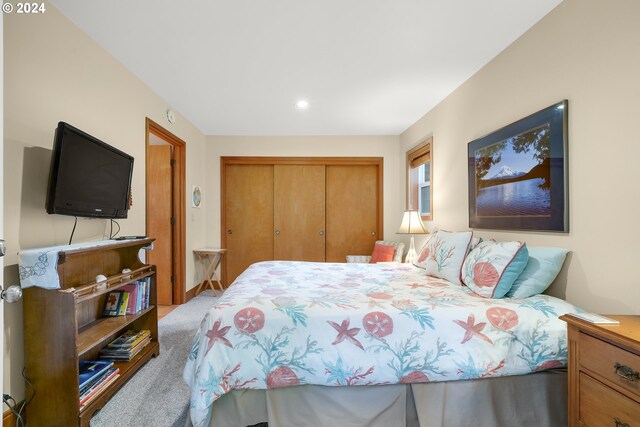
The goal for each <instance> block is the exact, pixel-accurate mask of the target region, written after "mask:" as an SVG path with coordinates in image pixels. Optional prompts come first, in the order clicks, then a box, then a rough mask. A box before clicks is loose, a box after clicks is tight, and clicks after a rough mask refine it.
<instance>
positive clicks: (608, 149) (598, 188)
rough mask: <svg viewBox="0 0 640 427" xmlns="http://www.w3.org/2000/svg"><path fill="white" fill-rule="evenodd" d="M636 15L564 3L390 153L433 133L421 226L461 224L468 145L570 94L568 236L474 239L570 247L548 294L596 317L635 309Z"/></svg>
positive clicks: (618, 5) (639, 92) (629, 4)
mask: <svg viewBox="0 0 640 427" xmlns="http://www.w3.org/2000/svg"><path fill="white" fill-rule="evenodd" d="M638 17H640V2H638V1H636V0H612V1H602V0H565V1H564V2H563V3H561V4H560V5H559V6H558V7H557V8H556V9H555V10H554V11H552V12H551V13H550V14H549V15H547V16H546V17H545V18H544V19H543V20H542V21H540V22H539V23H538V24H537V25H536V26H534V27H533V28H532V29H531V30H529V31H528V32H527V33H525V34H524V35H523V36H522V37H521V38H520V39H519V40H517V41H516V42H515V43H513V44H512V45H511V46H510V47H508V48H507V49H506V50H505V51H503V52H502V53H501V54H500V55H498V56H497V57H496V58H495V59H493V60H492V61H491V62H490V63H489V64H487V65H486V66H485V67H484V68H482V69H481V70H480V71H479V72H478V73H476V74H475V75H474V76H473V77H471V78H470V79H469V80H468V81H467V82H465V83H464V84H463V85H462V86H461V87H459V88H458V89H457V90H456V91H455V92H454V93H453V94H452V95H450V96H449V97H447V98H446V99H445V100H444V101H442V102H441V103H440V104H439V105H438V106H437V107H436V108H434V109H433V110H431V111H430V112H429V113H428V114H426V115H425V116H424V117H422V118H421V119H420V120H419V121H418V122H416V123H415V124H414V125H413V126H411V127H410V128H409V129H407V130H406V131H405V132H404V133H403V134H402V135H401V147H400V155H404V153H405V152H406V150H407V149H409V148H410V147H412V146H413V145H415V144H416V143H417V142H418V141H420V140H421V139H423V138H424V137H425V136H428V135H433V138H434V149H433V153H434V214H435V217H434V221H433V222H431V223H429V224H427V226H428V227H429V228H430V229H433V228H435V227H438V228H444V229H454V230H460V229H466V228H468V211H467V209H468V199H467V197H468V195H467V163H466V162H467V143H468V142H469V141H472V140H474V139H476V138H478V137H481V136H483V135H485V134H487V133H490V132H492V131H494V130H496V129H498V128H500V127H502V126H505V125H507V124H509V123H512V122H514V121H516V120H518V119H520V118H522V117H524V116H527V115H529V114H531V113H533V112H535V111H538V110H540V109H542V108H544V107H547V106H549V105H551V104H553V103H555V102H558V101H561V100H562V99H565V98H566V99H568V100H569V206H570V230H571V231H570V233H568V234H555V233H540V232H536V233H533V232H504V231H503V232H498V231H489V230H481V231H478V234H479V235H481V236H483V237H487V236H490V237H494V238H496V239H499V240H509V239H518V240H525V241H526V242H527V243H528V244H529V245H535V246H563V247H566V248H569V249H571V251H572V254H571V256H570V259H569V261H568V263H567V264H568V268H565V270H564V271H563V273H561V277H560V279H559V280H558V281H557V283H555V284H554V286H553V289H552V293H553V294H555V295H559V296H565V295H566V299H567V300H568V301H570V302H572V303H574V304H577V305H579V306H581V307H583V308H585V309H587V310H593V311H596V312H601V313H633V314H640V304H638V301H640V274H638V271H636V269H635V268H636V267H637V266H638V261H637V259H638V256H637V250H636V248H637V247H638V244H639V242H640V231H639V230H640V227H639V226H638V212H639V211H640V197H639V196H640V190H638V188H637V184H636V183H637V181H638V166H637V164H636V162H637V160H638V158H640V143H639V141H638V120H639V119H640V55H639V50H638V49H639V46H640V26H639V25H638ZM400 180H401V182H402V185H404V172H403V171H401V177H400Z"/></svg>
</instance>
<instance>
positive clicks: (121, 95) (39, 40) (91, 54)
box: [3, 4, 205, 400]
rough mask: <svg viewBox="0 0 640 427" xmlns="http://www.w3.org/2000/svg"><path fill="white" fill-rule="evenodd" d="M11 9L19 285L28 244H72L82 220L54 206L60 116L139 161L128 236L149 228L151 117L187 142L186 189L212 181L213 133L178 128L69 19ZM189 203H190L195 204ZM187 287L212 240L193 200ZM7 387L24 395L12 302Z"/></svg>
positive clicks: (12, 276)
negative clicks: (53, 163)
mask: <svg viewBox="0 0 640 427" xmlns="http://www.w3.org/2000/svg"><path fill="white" fill-rule="evenodd" d="M46 8H47V11H46V13H45V14H42V15H28V16H27V15H16V14H11V15H4V40H5V41H6V43H5V44H4V55H5V58H4V60H5V69H4V105H5V108H4V113H5V114H4V131H5V133H4V138H5V139H4V155H5V157H4V176H5V180H4V188H3V198H4V230H5V239H6V240H7V247H8V254H7V256H6V258H5V278H6V279H7V280H5V283H15V282H16V281H17V280H18V278H17V277H16V271H17V267H16V263H17V253H18V251H19V250H21V249H26V248H33V247H41V246H49V245H54V244H65V243H67V241H68V239H69V234H70V232H71V226H72V223H73V219H72V218H70V217H69V218H68V217H62V216H57V215H47V214H46V212H45V209H44V201H45V199H44V197H45V192H46V185H47V178H48V168H49V164H48V162H49V158H50V150H51V148H52V146H53V134H54V130H55V127H56V125H57V123H58V121H67V122H69V123H71V124H73V125H75V126H77V127H79V128H80V129H82V130H84V131H86V132H88V133H90V134H92V135H94V136H96V137H98V138H99V139H102V140H104V141H105V142H107V143H109V144H111V145H113V146H115V147H117V148H120V149H121V150H123V151H125V152H127V153H129V154H131V155H132V156H134V158H135V164H134V173H133V202H134V203H133V207H132V209H131V210H130V211H129V218H128V219H126V220H121V221H119V222H120V225H121V226H122V231H121V235H139V234H144V233H145V164H144V163H145V117H150V118H151V119H153V120H154V121H156V122H157V123H159V124H161V125H162V126H164V127H165V128H167V129H168V130H169V131H170V132H172V133H174V134H175V135H177V136H178V137H180V138H181V139H183V140H185V141H186V142H187V172H186V185H187V189H188V190H189V192H190V190H191V186H192V185H194V184H201V183H203V182H204V170H203V166H204V161H203V158H204V152H205V150H204V144H205V137H204V135H203V134H202V133H201V132H199V131H198V130H197V129H196V128H195V127H194V126H192V125H191V124H190V123H188V122H187V121H186V120H185V119H184V118H183V117H181V116H180V115H177V122H176V124H174V125H171V124H169V123H168V122H167V121H166V119H165V111H166V109H167V108H168V106H167V104H166V102H164V101H163V100H162V99H161V98H160V97H159V96H158V95H156V94H155V93H154V92H152V91H151V90H150V89H149V88H148V87H147V86H145V85H144V84H143V83H142V82H141V81H140V80H139V79H138V78H137V77H135V76H134V75H133V74H132V73H130V72H129V71H127V70H126V69H125V68H124V67H123V66H122V65H121V64H120V63H119V62H118V61H116V60H115V59H114V58H113V57H112V56H111V55H109V54H108V53H106V52H105V51H104V50H103V49H102V48H100V47H99V46H98V45H97V44H96V43H95V42H94V41H93V40H91V39H90V38H89V37H88V36H86V35H85V34H84V33H82V32H81V31H80V30H79V29H78V28H77V27H76V26H75V25H74V24H72V23H71V22H70V21H69V20H67V19H66V18H65V17H64V16H62V15H61V14H60V13H59V12H58V11H57V10H56V9H55V8H54V7H53V6H52V5H51V4H47V7H46ZM185 203H188V201H187V200H185ZM187 206H188V207H187V218H186V219H187V238H186V239H187V241H186V248H187V288H191V287H192V286H193V277H194V274H195V271H194V263H193V257H192V255H191V253H192V252H191V251H192V249H193V248H194V247H198V246H202V245H203V244H204V233H203V231H204V219H205V215H204V211H203V210H202V209H200V210H198V209H192V208H191V204H190V202H189V204H188V205H187ZM106 224H107V221H106V220H79V221H78V229H77V231H76V236H75V237H74V241H81V240H92V239H94V240H95V239H100V238H102V235H103V232H104V231H105V226H106ZM4 335H5V351H4V355H3V356H4V357H3V359H4V392H5V393H11V394H12V395H13V396H14V397H15V398H16V399H18V400H19V399H21V398H22V397H23V395H24V394H23V383H22V378H21V376H20V373H21V371H22V367H23V366H24V362H23V342H22V307H21V304H18V305H13V306H9V305H7V306H6V309H5V316H4Z"/></svg>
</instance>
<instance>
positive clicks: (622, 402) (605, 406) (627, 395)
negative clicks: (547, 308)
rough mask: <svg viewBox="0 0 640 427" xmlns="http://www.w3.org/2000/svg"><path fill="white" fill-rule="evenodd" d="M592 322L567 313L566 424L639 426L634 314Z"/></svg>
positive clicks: (638, 323)
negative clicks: (612, 322) (615, 322)
mask: <svg viewBox="0 0 640 427" xmlns="http://www.w3.org/2000/svg"><path fill="white" fill-rule="evenodd" d="M607 317H610V318H612V319H617V320H619V321H620V324H618V325H598V324H594V323H589V322H586V321H583V320H581V319H578V318H577V317H574V316H572V315H570V314H568V315H564V316H561V317H560V319H562V320H564V321H565V322H567V325H568V335H569V426H570V427H574V426H590V427H606V426H611V427H636V426H640V316H609V315H607Z"/></svg>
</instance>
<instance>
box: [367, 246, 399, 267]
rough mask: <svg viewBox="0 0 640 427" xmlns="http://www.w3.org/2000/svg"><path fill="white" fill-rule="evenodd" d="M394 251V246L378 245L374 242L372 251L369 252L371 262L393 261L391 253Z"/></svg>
mask: <svg viewBox="0 0 640 427" xmlns="http://www.w3.org/2000/svg"><path fill="white" fill-rule="evenodd" d="M395 251H396V248H395V246H389V245H380V244H378V243H376V245H375V246H374V247H373V253H372V254H371V261H370V262H371V264H375V263H376V262H389V261H393V254H394V252H395Z"/></svg>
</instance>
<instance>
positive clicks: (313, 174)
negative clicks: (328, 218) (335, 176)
mask: <svg viewBox="0 0 640 427" xmlns="http://www.w3.org/2000/svg"><path fill="white" fill-rule="evenodd" d="M324 169H325V167H324V165H274V170H273V178H274V185H273V189H274V190H273V193H274V227H275V233H274V234H275V236H274V249H273V251H274V259H276V260H288V261H316V262H322V261H324V257H325V229H324V227H325V223H324V209H325V206H324V200H325V188H324V180H325V172H324Z"/></svg>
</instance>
